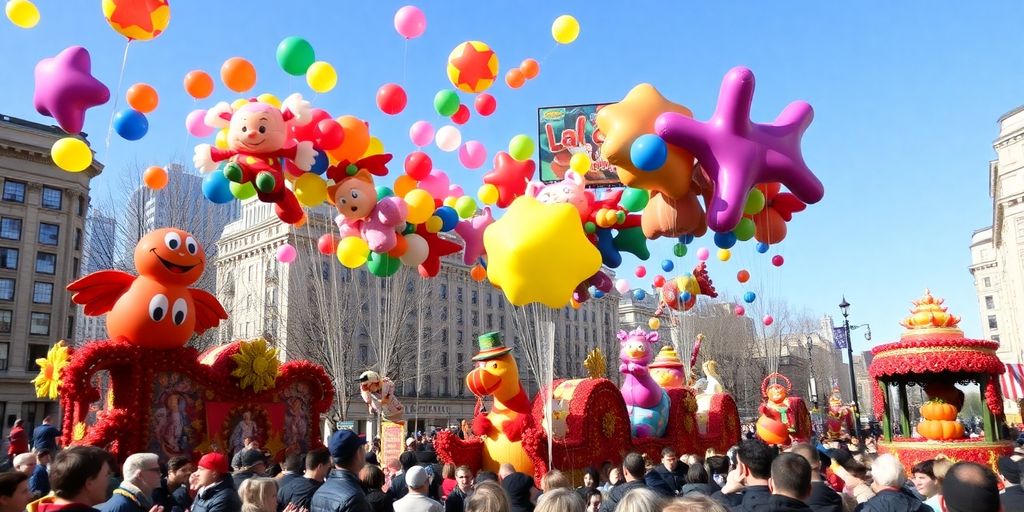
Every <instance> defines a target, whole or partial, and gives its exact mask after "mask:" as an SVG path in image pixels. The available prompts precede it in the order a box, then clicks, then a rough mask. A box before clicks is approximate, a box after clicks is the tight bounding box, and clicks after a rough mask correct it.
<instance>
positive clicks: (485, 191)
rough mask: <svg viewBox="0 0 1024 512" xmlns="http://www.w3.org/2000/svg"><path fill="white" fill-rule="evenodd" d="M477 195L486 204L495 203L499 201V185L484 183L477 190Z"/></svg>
mask: <svg viewBox="0 0 1024 512" xmlns="http://www.w3.org/2000/svg"><path fill="white" fill-rule="evenodd" d="M476 196H477V197H479V198H480V202H482V203H484V204H494V203H497V202H498V196H499V192H498V187H496V186H494V185H491V184H490V183H488V184H486V185H483V186H482V187H480V189H479V190H477V192H476Z"/></svg>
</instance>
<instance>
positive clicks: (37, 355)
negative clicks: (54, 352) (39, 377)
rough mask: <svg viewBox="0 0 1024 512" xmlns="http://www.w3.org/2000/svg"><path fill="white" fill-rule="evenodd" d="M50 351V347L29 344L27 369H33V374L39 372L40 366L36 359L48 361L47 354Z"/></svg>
mask: <svg viewBox="0 0 1024 512" xmlns="http://www.w3.org/2000/svg"><path fill="white" fill-rule="evenodd" d="M49 351H50V347H49V346H48V345H38V344H35V343H29V345H28V364H26V365H25V367H26V368H29V369H31V370H32V371H33V372H38V371H39V365H38V364H36V359H46V353H47V352H49Z"/></svg>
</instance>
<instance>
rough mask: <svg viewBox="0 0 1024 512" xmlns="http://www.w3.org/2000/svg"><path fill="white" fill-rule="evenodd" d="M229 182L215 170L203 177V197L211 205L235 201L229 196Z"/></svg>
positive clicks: (232, 196) (219, 171)
mask: <svg viewBox="0 0 1024 512" xmlns="http://www.w3.org/2000/svg"><path fill="white" fill-rule="evenodd" d="M230 185H231V181H229V180H228V179H227V178H226V177H224V173H223V172H221V170H220V169H217V170H215V171H213V172H211V173H209V174H207V175H206V176H205V177H203V195H204V196H206V199H208V200H209V201H210V202H211V203H214V204H224V203H230V202H231V201H234V200H235V196H234V195H232V194H231V186H230Z"/></svg>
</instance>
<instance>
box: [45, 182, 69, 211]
mask: <svg viewBox="0 0 1024 512" xmlns="http://www.w3.org/2000/svg"><path fill="white" fill-rule="evenodd" d="M63 198H64V191H63V190H61V189H59V188H53V187H43V200H42V203H41V205H42V207H43V208H46V209H48V210H60V209H61V207H62V206H63V205H62V200H63Z"/></svg>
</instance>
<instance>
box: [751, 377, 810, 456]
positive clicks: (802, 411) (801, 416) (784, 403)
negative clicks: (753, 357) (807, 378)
mask: <svg viewBox="0 0 1024 512" xmlns="http://www.w3.org/2000/svg"><path fill="white" fill-rule="evenodd" d="M792 388H793V384H792V383H791V382H790V381H789V379H788V378H786V376H784V375H781V374H779V373H772V374H770V375H768V376H767V377H765V379H764V381H763V382H762V383H761V395H762V396H763V397H764V399H765V401H764V402H763V403H762V404H761V408H760V411H761V417H760V418H758V419H757V424H756V432H757V437H759V438H761V440H762V441H764V442H766V443H768V444H777V445H787V444H789V443H790V442H791V441H792V440H793V439H796V440H798V441H799V440H803V439H807V438H808V437H809V436H810V434H811V425H810V413H809V412H808V411H807V406H806V405H804V402H803V400H802V399H800V398H799V397H795V396H793V397H791V396H789V393H790V392H791V391H792Z"/></svg>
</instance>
